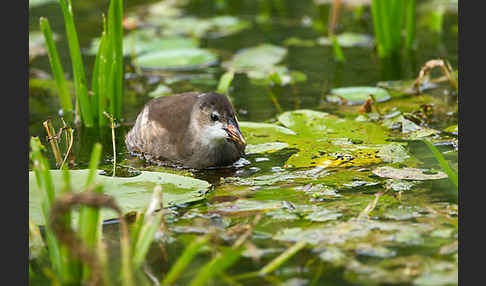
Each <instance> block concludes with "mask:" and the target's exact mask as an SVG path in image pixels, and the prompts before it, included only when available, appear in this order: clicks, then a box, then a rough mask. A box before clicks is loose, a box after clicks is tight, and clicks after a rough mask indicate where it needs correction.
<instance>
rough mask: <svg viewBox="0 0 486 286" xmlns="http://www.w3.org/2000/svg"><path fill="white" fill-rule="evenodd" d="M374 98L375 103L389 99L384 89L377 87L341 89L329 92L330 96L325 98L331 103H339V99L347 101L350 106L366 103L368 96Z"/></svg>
mask: <svg viewBox="0 0 486 286" xmlns="http://www.w3.org/2000/svg"><path fill="white" fill-rule="evenodd" d="M370 94H372V95H374V96H375V99H376V101H377V102H383V101H386V100H389V99H390V98H391V96H390V94H389V93H388V91H386V89H383V88H379V87H369V86H355V87H342V88H335V89H332V90H331V94H330V95H328V96H327V100H328V101H331V102H337V103H339V102H341V98H340V97H342V98H344V99H345V100H347V103H348V104H350V105H359V104H363V103H365V102H366V100H367V99H368V98H370V97H369V95H370Z"/></svg>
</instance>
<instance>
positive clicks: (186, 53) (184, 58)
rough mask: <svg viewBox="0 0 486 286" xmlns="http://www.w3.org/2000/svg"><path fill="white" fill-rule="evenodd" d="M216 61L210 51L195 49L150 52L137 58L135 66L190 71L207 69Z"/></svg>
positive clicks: (148, 68) (216, 58) (216, 57)
mask: <svg viewBox="0 0 486 286" xmlns="http://www.w3.org/2000/svg"><path fill="white" fill-rule="evenodd" d="M217 61H218V56H217V55H215V54H213V53H212V52H210V51H207V50H203V49H196V48H188V49H170V50H162V51H157V52H150V53H145V54H143V55H141V56H140V57H137V64H138V65H139V66H140V68H142V69H147V70H191V69H199V68H204V67H208V66H210V65H213V64H215V63H216V62H217Z"/></svg>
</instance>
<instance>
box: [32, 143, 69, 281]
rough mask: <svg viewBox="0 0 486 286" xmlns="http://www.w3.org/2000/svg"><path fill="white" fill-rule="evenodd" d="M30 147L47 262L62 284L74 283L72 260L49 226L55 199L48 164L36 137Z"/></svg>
mask: <svg viewBox="0 0 486 286" xmlns="http://www.w3.org/2000/svg"><path fill="white" fill-rule="evenodd" d="M30 147H31V150H32V151H31V153H30V155H31V160H32V162H33V170H34V173H35V175H36V179H37V184H38V185H39V190H41V194H40V197H41V198H42V199H41V200H42V202H41V209H42V215H43V217H44V221H45V222H46V225H45V232H46V244H47V247H48V253H49V260H50V262H51V264H52V267H53V269H54V271H55V272H56V273H57V275H58V277H60V279H61V280H62V281H63V282H65V283H70V282H73V281H76V277H77V276H76V275H77V274H76V268H75V266H73V264H72V263H71V262H72V260H71V256H70V254H69V251H68V250H67V249H66V248H65V247H63V246H61V244H60V243H59V241H58V240H57V239H56V237H55V235H54V233H53V232H52V229H51V226H50V225H49V214H50V211H51V206H52V204H53V203H54V200H55V198H56V194H55V188H54V184H53V181H52V177H51V173H50V169H49V164H48V162H47V160H46V159H45V158H44V156H43V155H42V149H43V148H44V147H43V145H42V144H41V142H40V140H39V138H38V137H32V138H31V140H30Z"/></svg>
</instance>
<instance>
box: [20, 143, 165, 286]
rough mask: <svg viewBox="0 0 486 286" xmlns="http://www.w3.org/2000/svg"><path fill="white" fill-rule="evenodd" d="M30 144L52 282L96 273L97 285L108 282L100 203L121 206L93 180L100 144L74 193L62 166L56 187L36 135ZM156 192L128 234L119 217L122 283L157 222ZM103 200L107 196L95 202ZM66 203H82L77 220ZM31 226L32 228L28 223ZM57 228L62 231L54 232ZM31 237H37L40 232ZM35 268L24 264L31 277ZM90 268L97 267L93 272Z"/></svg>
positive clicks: (80, 280)
mask: <svg viewBox="0 0 486 286" xmlns="http://www.w3.org/2000/svg"><path fill="white" fill-rule="evenodd" d="M30 145H31V152H30V158H31V161H32V169H33V171H34V174H35V177H36V181H37V184H38V186H39V191H40V192H41V194H40V197H41V208H42V215H43V217H44V221H45V234H46V235H45V244H46V246H47V252H48V254H47V256H48V261H49V267H50V270H49V271H51V270H52V271H51V272H52V275H51V277H50V278H51V280H52V281H51V282H52V283H53V284H60V285H80V284H84V283H85V282H88V281H89V282H91V283H93V281H94V279H95V277H98V278H99V279H104V280H105V281H103V282H105V283H102V285H105V284H106V283H108V282H109V281H106V280H107V279H109V277H108V276H109V275H108V274H107V272H106V271H107V266H108V260H107V256H106V253H105V252H104V249H105V246H104V244H103V241H102V239H101V238H102V232H101V229H102V220H101V215H100V208H101V207H109V208H112V209H115V210H118V212H120V210H119V207H118V206H116V203H115V202H114V200H113V198H112V197H109V196H106V195H103V185H100V184H95V182H94V178H95V175H96V172H97V167H98V163H99V161H100V157H101V144H99V143H97V144H95V146H94V148H93V152H92V155H91V160H90V163H89V174H88V176H87V179H86V181H85V183H84V185H83V189H84V191H82V192H81V193H79V194H78V193H77V194H74V193H72V186H71V178H70V173H69V170H67V168H64V169H63V170H62V172H63V182H62V184H61V185H62V187H61V189H60V190H56V189H55V186H54V183H53V180H52V177H51V170H50V169H49V163H48V161H47V160H46V158H45V157H44V155H43V154H42V152H43V149H45V147H44V146H43V145H42V144H41V142H40V140H39V138H36V137H33V138H31V141H30ZM161 194H162V189H161V187H160V186H158V187H157V188H156V189H155V190H154V196H153V199H152V202H151V205H150V206H149V207H148V208H147V210H146V212H145V213H144V214H143V215H142V216H141V218H139V219H138V220H137V221H136V222H135V224H134V225H135V228H136V229H137V231H135V232H133V233H132V235H131V236H129V235H128V228H127V227H126V223H125V221H124V219H123V217H121V218H120V227H121V228H122V235H121V243H120V248H121V254H122V261H121V264H122V266H121V267H122V268H121V270H120V271H119V273H120V274H119V280H120V281H121V284H122V285H134V280H133V272H134V271H136V270H137V269H139V268H140V266H141V265H142V263H143V261H144V259H145V256H146V255H147V252H148V249H149V246H150V244H151V243H152V241H153V239H154V234H155V232H156V230H157V229H158V227H159V226H160V223H161V220H162V212H155V210H157V209H158V208H159V207H161V204H162V203H161V202H162V195H161ZM75 195H78V197H75ZM83 195H84V197H83ZM73 198H77V199H78V201H73ZM70 199H71V200H70ZM103 200H104V201H106V202H105V203H100V201H101V202H102V201H103ZM68 204H72V205H81V209H80V215H79V218H78V221H77V223H73V221H72V216H71V209H70V207H69V206H68ZM59 209H61V210H62V213H61V214H60V217H59V218H57V219H56V220H55V219H54V218H55V217H56V216H55V213H56V210H59ZM119 215H121V213H119ZM59 222H60V224H61V226H60V225H59ZM73 226H77V227H76V231H75V232H74V233H75V234H76V237H79V243H74V245H73V241H75V240H74V239H77V238H76V237H74V238H73V237H72V236H71V237H69V236H68V235H67V234H66V233H67V232H71V231H72V229H73ZM30 229H35V228H33V227H30ZM59 229H64V230H66V231H65V232H61V233H59ZM33 234H34V233H33ZM36 237H37V238H39V236H36ZM66 237H68V238H66ZM130 238H131V241H130ZM88 254H91V255H92V257H91V259H88V258H87V257H89V255H88ZM93 259H94V260H96V262H97V263H96V264H95V263H93ZM95 265H96V267H95ZM43 267H44V266H43ZM44 268H45V267H44ZM35 271H36V269H35V268H32V267H31V265H30V264H29V273H30V275H31V277H33V276H35V275H36V273H35ZM94 272H96V275H95V274H94ZM116 285H118V284H116Z"/></svg>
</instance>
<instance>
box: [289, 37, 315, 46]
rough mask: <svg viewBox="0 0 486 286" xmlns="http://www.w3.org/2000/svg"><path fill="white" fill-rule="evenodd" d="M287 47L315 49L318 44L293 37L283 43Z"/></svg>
mask: <svg viewBox="0 0 486 286" xmlns="http://www.w3.org/2000/svg"><path fill="white" fill-rule="evenodd" d="M283 44H284V45H286V46H296V47H313V46H315V45H316V43H315V42H314V41H313V40H303V39H301V38H297V37H291V38H288V39H286V40H285V41H284V42H283Z"/></svg>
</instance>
